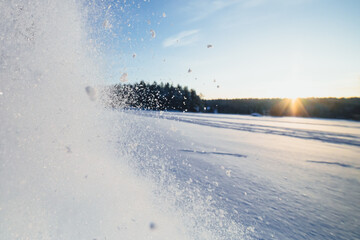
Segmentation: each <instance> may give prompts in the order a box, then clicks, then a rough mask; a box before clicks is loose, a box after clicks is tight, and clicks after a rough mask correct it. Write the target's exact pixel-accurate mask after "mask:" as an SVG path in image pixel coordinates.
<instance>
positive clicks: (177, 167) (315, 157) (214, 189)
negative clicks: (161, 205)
mask: <svg viewBox="0 0 360 240" xmlns="http://www.w3.org/2000/svg"><path fill="white" fill-rule="evenodd" d="M118 114H119V115H120V118H121V119H122V120H121V121H122V123H124V122H126V123H127V124H126V130H125V131H123V134H125V135H126V137H123V138H122V140H120V141H119V144H120V148H121V149H123V150H125V151H128V153H130V154H131V155H132V156H133V159H132V161H133V162H132V164H134V165H135V167H136V168H138V169H142V171H143V173H144V175H147V176H150V177H151V178H153V179H155V180H156V181H158V182H164V181H165V182H166V183H165V184H164V185H165V188H166V185H168V186H172V187H174V186H176V189H171V190H169V192H170V193H171V191H173V192H174V194H175V195H177V199H176V200H174V201H173V203H175V205H178V206H181V205H182V204H185V205H186V206H190V205H189V202H191V201H197V200H198V199H201V200H200V202H201V204H200V205H202V210H201V211H202V212H206V211H210V212H212V213H213V215H211V214H210V215H211V216H212V217H213V218H214V219H213V220H211V221H213V222H214V223H216V225H217V227H216V230H217V231H219V230H223V231H225V232H226V231H227V228H229V227H231V226H229V225H231V224H229V222H230V223H231V222H232V223H236V224H235V225H236V226H237V227H239V226H241V227H242V232H243V233H244V235H242V236H241V237H243V238H245V239H247V238H253V239H359V238H360V230H359V229H360V228H359V226H360V222H359V221H360V187H359V183H360V162H359V156H360V148H359V145H360V123H358V122H352V121H343V120H320V119H304V118H272V117H260V118H257V117H251V116H238V115H222V114H217V115H213V114H191V113H168V112H146V111H140V112H133V111H130V112H126V113H118ZM167 194H168V195H171V194H169V193H167ZM182 194H185V196H182ZM205 205H206V206H205ZM183 209H185V210H186V209H187V210H189V211H190V209H188V208H186V207H185V208H183ZM191 210H192V211H193V209H192V208H191ZM208 214H209V213H208ZM193 217H194V218H198V215H197V213H196V211H195V212H194V215H193ZM205 218H206V216H205ZM221 219H224V223H222V220H221ZM222 224H224V225H223V227H221V226H222ZM223 236H227V235H226V233H224V235H223ZM238 236H239V238H240V235H238Z"/></svg>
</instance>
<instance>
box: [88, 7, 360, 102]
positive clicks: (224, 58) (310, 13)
mask: <svg viewBox="0 0 360 240" xmlns="http://www.w3.org/2000/svg"><path fill="white" fill-rule="evenodd" d="M101 5H102V7H103V8H102V12H101V13H100V14H99V15H98V16H97V17H98V18H97V20H96V21H97V27H98V30H97V32H96V37H95V38H97V40H98V41H99V42H102V43H103V46H102V47H101V52H102V54H103V62H104V74H105V76H106V81H107V82H108V83H119V82H121V81H127V82H128V83H134V82H139V81H141V80H144V81H146V82H153V81H157V82H171V83H173V84H175V85H176V84H181V85H187V86H189V87H190V88H194V89H195V90H196V91H197V92H198V93H202V94H203V95H204V97H205V98H208V99H209V98H249V97H253V98H268V97H312V96H314V97H351V96H360V1H359V0H353V1H351V0H337V1H334V0H215V1H211V0H181V1H180V0H151V1H149V0H145V1H144V0H141V1H129V0H127V2H126V1H124V0H122V1H120V2H116V3H114V2H113V1H105V2H102V3H101ZM94 24H95V23H94ZM94 36H95V35H94ZM208 45H211V46H208ZM189 69H191V71H190V72H189ZM124 73H126V74H127V78H126V79H125V78H122V79H121V76H122V75H123V74H124Z"/></svg>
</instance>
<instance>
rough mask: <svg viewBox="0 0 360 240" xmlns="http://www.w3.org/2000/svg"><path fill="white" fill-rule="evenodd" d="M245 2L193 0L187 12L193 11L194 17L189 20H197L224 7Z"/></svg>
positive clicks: (237, 0)
mask: <svg viewBox="0 0 360 240" xmlns="http://www.w3.org/2000/svg"><path fill="white" fill-rule="evenodd" d="M241 2H243V0H216V1H213V0H198V1H191V2H190V3H189V5H188V6H186V11H187V12H193V13H194V15H195V16H194V17H193V18H192V19H190V20H189V22H196V21H199V20H202V19H205V18H207V17H208V16H210V15H212V14H214V13H215V12H217V11H220V10H222V9H224V8H227V7H230V6H232V5H234V4H238V3H241Z"/></svg>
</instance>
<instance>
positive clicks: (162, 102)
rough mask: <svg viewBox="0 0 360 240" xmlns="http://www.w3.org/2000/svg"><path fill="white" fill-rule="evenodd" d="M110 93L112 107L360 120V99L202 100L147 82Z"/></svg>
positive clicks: (182, 89) (112, 89)
mask: <svg viewBox="0 0 360 240" xmlns="http://www.w3.org/2000/svg"><path fill="white" fill-rule="evenodd" d="M107 92H108V94H109V96H110V103H109V105H110V107H112V108H135V109H145V110H165V111H184V112H207V113H229V114H255V115H267V116H297V117H317V118H338V119H354V120H360V98H299V99H296V100H292V99H281V98H271V99H254V98H253V99H216V100H203V99H201V97H200V96H199V95H198V94H197V93H196V91H195V90H194V89H190V90H189V88H188V87H186V86H185V87H182V86H180V85H177V86H173V85H172V84H169V83H166V84H164V83H160V84H158V83H156V82H154V83H152V84H149V83H145V82H144V81H141V82H140V83H135V84H117V85H112V86H110V87H108V91H107Z"/></svg>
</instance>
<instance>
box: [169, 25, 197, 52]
mask: <svg viewBox="0 0 360 240" xmlns="http://www.w3.org/2000/svg"><path fill="white" fill-rule="evenodd" d="M198 33H199V30H197V29H194V30H188V31H183V32H180V33H178V34H176V35H174V36H171V37H169V38H167V39H165V40H164V42H163V46H164V47H165V48H167V47H181V46H186V45H190V44H192V43H194V42H197V41H198V40H199V36H198Z"/></svg>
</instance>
